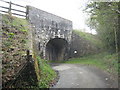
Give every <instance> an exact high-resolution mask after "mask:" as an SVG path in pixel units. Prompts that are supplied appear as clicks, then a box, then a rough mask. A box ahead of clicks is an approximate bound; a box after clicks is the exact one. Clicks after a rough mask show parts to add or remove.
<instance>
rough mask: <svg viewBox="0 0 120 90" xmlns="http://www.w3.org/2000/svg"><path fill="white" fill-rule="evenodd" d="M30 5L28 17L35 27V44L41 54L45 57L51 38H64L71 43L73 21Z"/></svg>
mask: <svg viewBox="0 0 120 90" xmlns="http://www.w3.org/2000/svg"><path fill="white" fill-rule="evenodd" d="M28 7H29V14H28V19H29V21H30V23H31V24H32V25H33V28H34V31H33V36H34V39H35V41H34V42H35V43H34V44H35V46H36V51H38V53H39V55H40V54H43V57H45V48H46V44H47V43H48V42H49V40H51V39H54V38H62V39H65V40H66V41H67V42H68V43H69V44H70V41H71V34H72V22H71V21H69V20H66V19H64V18H61V17H59V16H56V15H54V14H51V13H48V12H45V11H43V10H40V9H37V8H34V7H31V6H28Z"/></svg>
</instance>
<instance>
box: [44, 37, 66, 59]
mask: <svg viewBox="0 0 120 90" xmlns="http://www.w3.org/2000/svg"><path fill="white" fill-rule="evenodd" d="M67 52H68V42H67V40H65V39H63V38H54V39H50V40H49V41H48V43H47V44H46V49H45V58H46V59H47V60H53V61H55V60H57V61H63V60H65V59H67Z"/></svg>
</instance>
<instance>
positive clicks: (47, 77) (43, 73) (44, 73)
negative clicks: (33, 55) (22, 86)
mask: <svg viewBox="0 0 120 90" xmlns="http://www.w3.org/2000/svg"><path fill="white" fill-rule="evenodd" d="M37 60H38V66H39V69H40V82H39V88H49V87H50V83H51V82H53V81H54V79H55V78H56V76H57V75H56V72H55V71H54V70H53V69H52V68H51V67H50V65H49V64H47V63H48V62H47V61H46V60H43V59H41V58H40V57H37Z"/></svg>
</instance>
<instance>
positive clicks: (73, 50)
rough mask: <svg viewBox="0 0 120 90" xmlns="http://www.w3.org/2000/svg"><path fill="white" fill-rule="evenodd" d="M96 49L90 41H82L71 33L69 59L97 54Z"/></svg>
mask: <svg viewBox="0 0 120 90" xmlns="http://www.w3.org/2000/svg"><path fill="white" fill-rule="evenodd" d="M97 51H98V48H97V47H95V46H94V45H93V44H92V43H91V42H90V41H88V40H85V39H83V38H82V37H80V36H79V35H77V34H75V33H74V32H73V33H72V37H71V44H70V51H69V58H79V57H81V56H85V55H89V54H94V53H97Z"/></svg>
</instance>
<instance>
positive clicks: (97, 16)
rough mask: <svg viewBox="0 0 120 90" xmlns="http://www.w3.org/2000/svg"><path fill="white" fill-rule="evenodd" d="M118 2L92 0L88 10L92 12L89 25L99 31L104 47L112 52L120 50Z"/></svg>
mask: <svg viewBox="0 0 120 90" xmlns="http://www.w3.org/2000/svg"><path fill="white" fill-rule="evenodd" d="M118 4H119V3H118V2H90V3H89V4H88V5H87V7H86V9H85V10H86V11H87V12H88V13H89V14H90V18H89V20H88V25H89V26H90V27H91V28H92V29H95V30H96V31H97V36H98V37H99V38H100V39H101V40H102V42H103V44H104V49H106V50H107V51H109V52H110V53H114V52H118V44H119V43H120V42H119V41H118V35H119V34H118V33H119V32H120V31H119V28H118V26H119V25H118V15H119V14H120V11H119V10H118Z"/></svg>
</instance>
